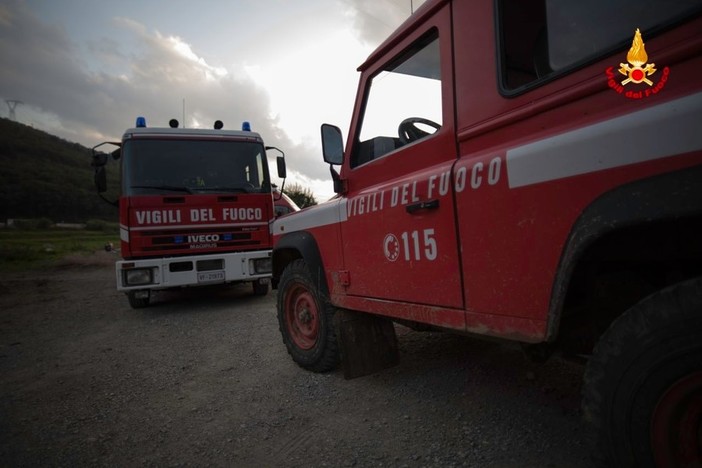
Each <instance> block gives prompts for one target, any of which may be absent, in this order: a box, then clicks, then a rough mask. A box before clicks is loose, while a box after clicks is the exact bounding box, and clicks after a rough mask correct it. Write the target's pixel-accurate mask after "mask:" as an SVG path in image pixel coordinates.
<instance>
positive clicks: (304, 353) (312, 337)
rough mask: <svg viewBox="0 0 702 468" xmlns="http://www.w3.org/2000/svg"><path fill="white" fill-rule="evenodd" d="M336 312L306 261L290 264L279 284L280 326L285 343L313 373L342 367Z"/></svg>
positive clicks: (299, 363) (295, 356)
mask: <svg viewBox="0 0 702 468" xmlns="http://www.w3.org/2000/svg"><path fill="white" fill-rule="evenodd" d="M335 313H336V308H334V306H332V305H331V304H329V302H328V300H326V299H325V298H324V297H323V296H322V294H321V293H320V291H319V290H318V289H317V288H316V287H315V284H314V281H313V280H312V275H311V274H310V271H309V268H308V267H307V264H306V263H305V262H304V260H301V259H298V260H295V261H293V262H292V263H290V264H289V265H288V266H287V267H286V268H285V270H284V271H283V274H282V275H281V278H280V283H279V285H278V325H279V327H280V333H281V334H282V336H283V343H285V346H286V348H287V349H288V353H289V354H290V356H291V357H292V358H293V361H295V362H296V363H297V364H298V365H300V366H301V367H303V368H305V369H307V370H311V371H313V372H325V371H328V370H331V369H334V368H335V367H336V366H337V365H338V363H339V345H338V343H337V339H336V332H335V331H334V314H335Z"/></svg>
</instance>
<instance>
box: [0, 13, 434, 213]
mask: <svg viewBox="0 0 702 468" xmlns="http://www.w3.org/2000/svg"><path fill="white" fill-rule="evenodd" d="M421 3H423V0H201V1H197V2H194V1H192V0H141V1H136V0H119V1H116V0H60V1H55V0H1V1H0V61H1V63H0V98H1V99H2V102H0V116H2V117H9V115H10V108H9V106H8V105H7V104H6V102H5V101H6V100H19V101H22V103H23V104H21V105H18V106H17V107H16V109H15V115H16V119H17V120H18V121H19V122H22V123H24V124H27V125H32V126H33V127H35V128H38V129H40V130H44V131H47V132H49V133H52V134H54V135H57V136H59V137H61V138H64V139H66V140H69V141H73V142H77V143H81V144H82V145H85V146H87V147H92V146H94V145H96V144H97V143H100V142H102V141H106V140H113V141H116V140H119V138H120V137H121V135H122V133H123V131H124V130H125V129H126V128H128V127H132V126H134V121H135V118H136V117H137V116H139V115H141V116H144V117H146V119H147V123H148V124H149V125H150V126H167V125H168V124H167V122H168V120H169V119H171V118H177V119H178V120H179V121H181V122H182V121H183V115H185V125H186V126H187V127H204V128H211V127H212V122H214V121H215V120H217V119H219V120H222V121H223V122H224V124H225V128H230V129H239V128H240V127H241V122H242V121H244V120H248V121H250V122H251V125H252V127H253V128H252V129H253V130H254V131H257V132H259V133H260V134H261V135H262V137H263V138H264V141H265V142H266V144H268V145H273V146H277V147H279V148H281V149H282V150H283V151H285V153H286V159H287V163H288V183H290V182H297V183H300V184H302V185H304V186H307V187H310V188H311V189H312V190H313V192H314V193H315V194H316V195H317V199H318V201H323V200H326V199H327V198H328V197H329V196H331V195H332V194H333V191H332V184H331V180H330V177H329V169H328V166H327V165H326V164H324V163H323V161H322V156H321V145H320V141H319V126H320V124H322V123H325V122H328V123H333V124H336V125H339V126H340V127H341V129H342V131H343V133H344V137H345V138H346V133H347V131H348V126H349V122H350V116H351V112H352V108H353V99H354V96H355V93H356V87H357V85H358V72H356V68H357V67H358V65H360V63H362V62H363V61H364V60H365V58H366V57H367V56H368V55H369V54H370V53H371V52H372V51H373V50H374V49H375V47H377V46H378V45H379V44H380V42H382V40H383V39H385V38H386V37H387V36H388V35H389V34H390V33H391V32H392V31H393V30H394V29H395V28H396V27H397V26H398V25H399V24H400V23H402V22H403V21H404V20H405V19H407V17H408V16H409V15H410V14H411V11H412V8H413V9H416V8H417V7H418V6H419V5H420V4H421ZM183 109H185V112H183ZM86 164H89V158H88V156H87V155H86ZM273 172H274V171H273ZM87 183H90V182H87Z"/></svg>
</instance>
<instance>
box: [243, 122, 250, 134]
mask: <svg viewBox="0 0 702 468" xmlns="http://www.w3.org/2000/svg"><path fill="white" fill-rule="evenodd" d="M241 130H242V131H244V132H250V131H251V123H250V122H249V121H248V120H244V121H243V122H241Z"/></svg>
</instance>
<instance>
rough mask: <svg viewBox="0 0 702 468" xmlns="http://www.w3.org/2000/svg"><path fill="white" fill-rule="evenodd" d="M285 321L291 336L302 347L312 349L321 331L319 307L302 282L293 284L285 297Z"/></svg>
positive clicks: (296, 344)
mask: <svg viewBox="0 0 702 468" xmlns="http://www.w3.org/2000/svg"><path fill="white" fill-rule="evenodd" d="M285 322H286V325H287V327H288V331H289V332H290V337H291V338H292V340H293V343H295V346H297V347H298V348H300V349H305V350H307V349H311V348H312V347H314V345H315V343H316V342H317V334H318V332H319V309H318V308H317V301H315V299H314V296H313V295H312V294H311V293H310V292H309V291H308V290H307V288H305V287H304V286H302V285H300V284H295V285H293V286H292V288H291V289H290V291H289V292H288V294H287V295H286V297H285Z"/></svg>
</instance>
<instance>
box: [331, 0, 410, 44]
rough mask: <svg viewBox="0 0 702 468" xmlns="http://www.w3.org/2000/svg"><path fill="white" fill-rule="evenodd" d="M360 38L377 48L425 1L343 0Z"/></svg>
mask: <svg viewBox="0 0 702 468" xmlns="http://www.w3.org/2000/svg"><path fill="white" fill-rule="evenodd" d="M343 2H344V3H345V4H346V5H347V11H346V14H347V15H348V16H349V17H351V18H352V19H353V24H354V28H355V29H356V30H357V31H358V32H359V35H360V38H361V39H362V40H363V41H364V42H366V43H367V44H369V45H371V46H373V47H375V46H377V45H379V44H380V43H382V42H383V41H384V40H385V39H386V38H387V37H388V36H389V35H390V34H391V33H392V32H393V31H394V30H395V29H396V28H397V27H398V26H399V25H400V24H401V23H402V22H403V21H404V20H406V19H407V18H408V17H409V16H410V14H411V11H412V5H414V9H416V8H417V4H420V3H423V0H414V1H413V2H412V1H411V0H390V1H384V2H379V1H377V0H343Z"/></svg>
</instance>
